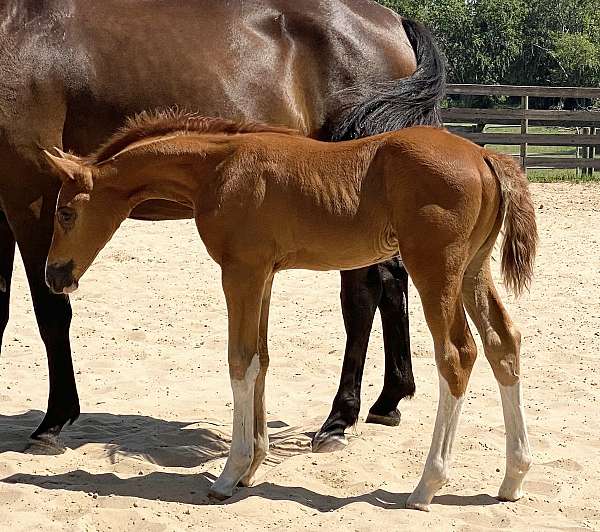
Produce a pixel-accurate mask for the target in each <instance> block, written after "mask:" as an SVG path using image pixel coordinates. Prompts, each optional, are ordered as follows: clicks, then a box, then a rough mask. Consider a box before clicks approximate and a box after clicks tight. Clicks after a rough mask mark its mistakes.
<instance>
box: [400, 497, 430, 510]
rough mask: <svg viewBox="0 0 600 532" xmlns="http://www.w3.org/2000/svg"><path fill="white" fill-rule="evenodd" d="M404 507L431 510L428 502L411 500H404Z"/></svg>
mask: <svg viewBox="0 0 600 532" xmlns="http://www.w3.org/2000/svg"><path fill="white" fill-rule="evenodd" d="M406 508H408V509H409V510H419V511H420V512H430V511H431V508H430V507H429V504H426V503H423V502H411V501H410V500H408V501H406Z"/></svg>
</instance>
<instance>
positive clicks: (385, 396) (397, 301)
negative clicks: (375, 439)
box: [367, 258, 415, 426]
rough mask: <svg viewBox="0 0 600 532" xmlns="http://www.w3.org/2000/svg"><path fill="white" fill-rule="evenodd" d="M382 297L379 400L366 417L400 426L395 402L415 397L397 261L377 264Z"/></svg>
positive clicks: (404, 285)
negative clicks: (382, 365)
mask: <svg viewBox="0 0 600 532" xmlns="http://www.w3.org/2000/svg"><path fill="white" fill-rule="evenodd" d="M378 267H379V275H380V277H381V280H382V286H383V294H382V297H381V299H380V301H379V312H380V313H381V324H382V326H383V345H384V350H385V376H384V381H383V389H382V390H381V394H380V395H379V398H378V399H377V401H375V403H374V404H373V406H372V407H371V409H370V410H369V415H368V416H367V423H380V424H382V425H391V426H395V425H398V424H399V423H400V412H399V411H398V409H397V406H398V403H399V402H400V400H401V399H404V398H405V397H412V396H413V395H414V394H415V379H414V377H413V371H412V361H411V351H410V335H409V326H408V273H407V271H406V269H405V268H404V265H403V264H402V262H401V261H400V259H399V258H394V259H392V260H389V261H387V262H383V263H381V264H379V266H378Z"/></svg>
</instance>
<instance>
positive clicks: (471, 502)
mask: <svg viewBox="0 0 600 532" xmlns="http://www.w3.org/2000/svg"><path fill="white" fill-rule="evenodd" d="M214 480H215V478H214V476H213V475H210V474H208V473H201V474H196V475H193V474H189V475H186V474H180V473H164V472H154V473H150V474H149V475H144V476H134V477H130V478H125V479H124V478H119V477H117V476H116V475H114V474H113V473H102V474H93V473H89V472H87V471H82V470H77V471H73V472H71V473H66V474H62V475H31V474H15V475H12V476H10V477H7V478H5V479H2V480H0V482H2V483H7V484H30V485H33V486H37V487H39V488H43V489H49V490H53V489H59V490H69V491H81V492H84V493H97V494H98V495H99V496H108V495H116V496H121V497H137V498H141V499H146V500H160V501H166V502H179V503H183V504H194V505H199V506H203V505H209V504H223V505H230V504H235V503H237V502H239V501H242V500H244V499H247V498H250V497H261V498H263V499H268V500H271V501H291V502H296V503H298V504H301V505H302V506H305V507H307V508H310V509H312V510H316V511H318V512H331V511H335V510H339V509H341V508H344V507H345V506H348V505H350V504H354V503H359V502H362V503H367V504H370V505H372V506H375V507H378V508H383V509H386V510H398V509H402V508H405V505H406V500H407V499H408V496H409V494H408V493H392V492H389V491H386V490H382V489H377V490H374V491H372V492H370V493H364V494H362V495H356V496H352V497H335V496H333V495H324V494H321V493H317V492H315V491H311V490H309V489H306V488H303V487H300V486H279V485H277V484H273V483H271V482H263V483H259V484H258V485H256V486H253V487H251V488H237V489H236V491H235V492H234V494H233V497H231V498H230V499H227V500H226V501H223V502H218V501H215V500H213V499H211V498H210V497H209V496H208V490H209V488H210V486H211V484H212V483H213V481H214ZM433 504H443V505H449V506H488V505H492V504H499V502H498V500H497V499H495V498H493V497H491V496H489V495H487V494H483V493H482V494H478V495H472V496H457V495H442V496H440V497H435V498H434V499H433Z"/></svg>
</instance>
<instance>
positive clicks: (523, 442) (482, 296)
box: [463, 257, 531, 501]
mask: <svg viewBox="0 0 600 532" xmlns="http://www.w3.org/2000/svg"><path fill="white" fill-rule="evenodd" d="M463 294H464V299H465V306H466V308H467V311H468V313H469V315H470V316H471V319H472V320H473V322H474V323H475V325H476V327H477V329H478V331H479V334H480V336H481V340H482V342H483V346H484V349H485V356H486V358H487V359H488V361H489V362H490V365H491V366H492V370H493V371H494V376H495V377H496V380H497V381H498V386H499V387H500V396H501V399H502V410H503V413H504V425H505V430H506V474H505V476H504V481H503V482H502V485H501V487H500V490H499V492H498V498H499V499H500V500H506V501H516V500H518V499H520V498H521V497H522V496H523V491H522V486H523V479H524V478H525V475H526V474H527V471H528V470H529V467H530V465H531V454H530V451H529V439H528V437H527V427H526V425H525V415H524V411H523V404H522V401H523V399H522V394H521V372H520V363H519V352H520V347H521V335H520V333H519V331H518V330H517V329H516V327H515V326H514V325H513V323H512V321H511V320H510V317H509V316H508V313H507V312H506V309H505V308H504V306H503V305H502V302H501V301H500V298H499V297H498V293H497V292H496V288H495V286H494V283H493V281H492V275H491V272H490V263H489V258H488V257H486V258H485V259H484V260H483V265H481V261H479V264H478V263H477V262H474V264H473V265H472V266H470V267H469V268H468V270H467V273H466V275H465V280H464V283H463Z"/></svg>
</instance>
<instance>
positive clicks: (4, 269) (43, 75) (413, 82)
mask: <svg viewBox="0 0 600 532" xmlns="http://www.w3.org/2000/svg"><path fill="white" fill-rule="evenodd" d="M409 39H410V40H409ZM416 57H418V59H419V69H418V70H417V71H416V72H415V67H416ZM406 76H409V77H408V78H406ZM443 81H444V74H443V65H442V62H441V61H440V56H439V53H438V52H437V50H436V48H435V45H434V44H433V41H432V39H431V36H430V34H429V33H428V32H427V31H426V30H425V29H423V28H422V27H421V26H420V25H418V24H416V23H413V22H410V21H406V20H403V19H402V18H401V17H399V16H398V15H396V14H395V13H393V12H392V11H390V10H388V9H385V8H384V7H382V6H380V5H378V4H376V3H375V2H371V1H366V0H303V1H302V2H292V1H289V0H260V1H259V0H243V1H241V0H228V1H227V2H225V1H222V0H127V1H124V0H102V1H98V0H0V152H1V153H2V157H0V286H1V287H2V289H0V349H1V343H2V335H3V333H4V329H5V327H6V324H7V321H8V310H9V301H10V285H11V275H12V266H13V257H14V251H15V242H16V243H17V244H18V246H19V249H20V252H21V256H22V258H23V261H24V264H25V269H26V271H27V276H28V281H29V285H30V289H31V294H32V299H33V303H34V307H35V314H36V318H37V320H38V324H39V328H40V332H41V336H42V339H43V341H44V344H45V346H46V350H47V354H48V364H49V381H50V390H49V398H48V409H47V413H46V416H45V417H44V419H43V421H42V422H41V424H40V426H39V428H38V429H37V430H36V431H35V433H34V437H36V438H39V439H42V440H44V441H48V442H51V443H54V442H56V441H57V436H58V434H59V432H60V430H61V429H62V427H63V425H64V424H65V423H66V422H72V421H74V420H75V419H76V418H77V416H78V415H79V401H78V396H77V390H76V386H75V376H74V372H73V366H72V361H71V352H70V343H69V325H70V321H71V310H70V306H69V302H68V299H67V298H66V297H64V296H58V295H55V294H51V293H50V292H49V291H48V289H47V287H46V285H45V283H44V261H45V257H46V254H47V250H48V248H49V245H50V238H51V235H52V222H53V216H54V206H55V204H56V196H57V193H58V184H57V183H56V181H55V180H54V179H53V177H52V176H51V175H50V174H49V173H48V171H47V168H46V166H45V165H44V164H43V161H42V160H41V158H40V153H41V151H40V147H43V148H47V149H50V148H51V147H52V146H59V147H62V148H63V149H65V150H74V151H76V152H77V153H89V152H91V151H92V150H94V149H95V148H97V147H98V145H99V144H100V143H101V142H102V141H103V140H104V139H105V138H106V137H108V136H109V135H110V134H111V133H112V132H113V131H114V130H115V129H117V128H118V127H119V126H121V125H122V123H123V122H124V119H125V117H126V116H128V115H131V114H134V113H136V112H140V111H142V110H144V109H154V108H157V107H171V106H175V105H177V106H179V107H180V108H187V109H190V110H194V111H198V112H200V113H201V114H204V115H210V116H223V117H227V118H232V119H237V120H258V121H265V122H271V123H280V124H285V125H287V126H290V127H294V128H299V129H301V130H302V132H303V133H305V134H310V135H313V136H318V137H320V138H324V139H339V138H341V137H345V136H347V137H351V136H356V135H368V134H372V133H376V132H381V131H385V130H386V129H392V128H398V127H403V126H404V125H407V124H414V123H433V122H436V121H438V120H439V100H440V98H441V97H442V95H443ZM92 124H93V125H92ZM132 216H134V217H138V218H143V219H165V218H182V217H191V216H192V213H191V211H190V209H189V208H187V207H185V206H182V205H178V204H175V203H172V202H168V203H167V202H150V203H145V204H142V205H140V206H139V207H138V208H137V209H136V210H135V211H134V212H132ZM375 273H376V278H377V279H378V281H379V277H378V274H377V272H375ZM344 275H345V277H346V279H348V278H351V275H352V274H350V273H348V274H344ZM357 275H358V274H357ZM362 282H363V281H362V280H360V278H359V279H358V281H357V282H356V283H348V282H346V283H344V287H345V288H344V290H345V292H346V293H347V294H350V296H352V290H353V288H354V287H355V286H356V285H359V286H362V285H361V283H362ZM380 285H381V281H379V283H378V286H380ZM367 288H368V287H367ZM379 290H381V288H379ZM354 291H356V290H354ZM354 299H355V298H354V297H353V296H352V297H346V300H347V301H346V303H347V304H346V305H345V307H346V309H345V311H346V313H347V315H348V316H349V317H350V318H351V319H350V321H349V323H351V324H353V327H356V326H358V327H359V328H360V334H359V333H358V332H357V331H354V330H353V331H351V333H352V334H350V337H351V338H353V339H355V338H359V337H360V338H364V337H365V336H366V338H364V341H361V342H360V343H361V345H356V342H355V340H352V341H349V343H348V346H347V347H348V348H347V355H348V354H349V356H350V358H356V359H357V360H356V368H355V373H356V374H357V375H358V376H357V377H355V376H352V379H353V380H354V381H355V383H354V387H353V388H354V389H353V390H349V391H348V390H345V389H343V388H342V387H341V388H340V392H351V393H350V394H349V395H354V394H356V393H357V387H358V392H359V390H360V367H361V362H362V363H364V354H365V351H366V341H367V340H368V333H369V330H370V323H365V322H368V321H369V316H362V315H360V314H357V312H356V310H355V309H356V308H357V307H358V306H357V305H353V304H352V303H353V301H354ZM374 301H375V304H374V307H373V308H372V311H371V313H370V320H371V321H372V319H373V315H374V313H375V310H376V306H377V298H375V299H374ZM397 306H398V305H391V307H392V310H394V312H390V311H384V310H383V309H382V318H383V317H386V318H387V321H388V322H389V320H390V319H393V318H394V317H395V314H396V313H398V312H401V310H398V308H396V307H397ZM390 316H391V318H390ZM403 316H404V325H405V329H406V331H405V335H404V336H405V339H404V340H405V341H404V342H402V341H390V342H388V341H387V338H386V346H387V347H386V375H387V374H388V373H389V374H390V375H391V378H390V379H389V380H390V381H391V382H398V378H399V377H398V376H397V375H400V376H402V378H403V379H405V380H407V383H408V384H409V385H411V386H407V387H406V390H403V391H402V393H401V394H394V395H393V396H392V397H390V398H388V400H387V401H386V403H388V404H387V405H385V404H384V405H381V410H380V411H378V412H377V413H378V414H387V412H389V411H390V410H391V411H394V409H395V407H396V405H397V402H398V400H399V399H400V398H401V397H402V396H405V395H410V394H412V393H413V392H414V383H413V382H412V373H410V371H409V372H407V371H399V370H396V371H393V370H394V369H395V367H394V366H395V363H396V362H398V360H399V359H400V361H402V359H403V360H404V363H405V364H406V363H407V364H408V369H409V370H410V353H409V349H408V344H407V342H408V334H407V332H408V322H407V315H406V311H404V312H403ZM385 325H386V323H385V322H384V334H385V328H386V327H385ZM390 330H393V328H390ZM394 340H395V338H394ZM400 344H402V345H400ZM389 345H392V346H397V347H395V349H392V351H393V352H392V353H389V351H390V347H389ZM388 360H390V361H391V362H394V364H390V365H388V364H387V361H388ZM352 365H355V362H354V361H353V363H352ZM387 380H388V379H387V377H386V381H387ZM342 395H345V394H344V393H342ZM346 395H348V393H346ZM383 395H384V394H382V396H383ZM378 402H379V401H378ZM339 406H340V405H339V404H338V403H337V402H336V405H334V410H333V411H332V414H334V413H336V414H339V413H340V412H339ZM342 406H344V405H342ZM386 406H387V409H386V408H385V407H386ZM342 410H344V408H342ZM357 415H358V408H357V405H356V404H354V411H353V413H352V415H350V416H349V418H350V419H343V420H342V423H341V425H342V426H341V433H342V435H343V429H344V428H345V427H346V426H348V424H352V423H353V422H355V421H356V416H357ZM334 417H335V416H334ZM333 421H334V422H337V423H338V425H339V424H340V423H339V422H340V420H339V419H333ZM338 428H339V427H338Z"/></svg>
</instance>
